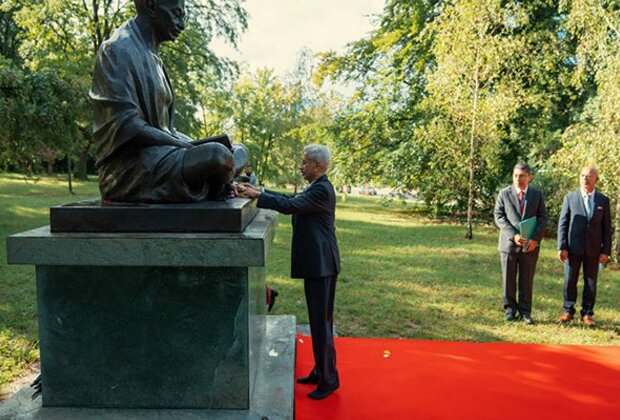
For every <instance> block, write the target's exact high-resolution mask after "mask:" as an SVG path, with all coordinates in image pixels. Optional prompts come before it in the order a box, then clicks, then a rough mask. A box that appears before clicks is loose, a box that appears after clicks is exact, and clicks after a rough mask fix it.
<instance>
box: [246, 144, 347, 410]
mask: <svg viewBox="0 0 620 420" xmlns="http://www.w3.org/2000/svg"><path fill="white" fill-rule="evenodd" d="M330 160H331V153H330V151H329V149H328V148H327V147H325V146H321V145H314V144H312V145H309V146H306V147H305V148H304V157H303V160H302V162H301V166H300V170H301V173H302V175H303V177H304V179H305V180H307V181H308V182H309V183H310V185H309V186H308V187H306V189H304V191H303V192H302V193H300V194H297V195H295V196H287V195H284V194H280V193H277V192H273V191H268V190H260V189H257V188H256V187H253V186H251V185H249V184H247V183H244V184H240V185H238V187H237V191H238V193H239V194H240V195H242V196H245V197H249V198H258V202H257V206H258V207H262V208H266V209H273V210H277V211H279V212H280V213H284V214H292V215H293V220H292V223H293V241H292V252H291V277H293V278H303V279H304V291H305V294H306V303H307V305H308V318H309V320H310V333H311V335H312V350H313V353H314V363H315V365H314V368H313V369H312V371H311V372H310V374H309V375H308V376H304V377H301V378H298V379H297V382H298V383H302V384H316V385H317V388H316V389H315V390H314V391H312V392H310V393H309V394H308V397H310V398H313V399H317V400H319V399H323V398H325V397H327V396H328V395H330V394H331V393H332V392H334V391H335V390H336V389H338V387H339V386H340V383H339V379H338V371H337V370H336V349H335V347H334V335H333V328H334V323H333V314H334V295H335V291H336V279H337V278H338V273H339V272H340V255H339V252H338V243H337V242H336V228H335V226H334V221H335V211H336V194H335V192H334V187H333V186H332V184H331V182H329V179H328V178H327V175H325V173H326V172H327V168H328V166H329V163H330Z"/></svg>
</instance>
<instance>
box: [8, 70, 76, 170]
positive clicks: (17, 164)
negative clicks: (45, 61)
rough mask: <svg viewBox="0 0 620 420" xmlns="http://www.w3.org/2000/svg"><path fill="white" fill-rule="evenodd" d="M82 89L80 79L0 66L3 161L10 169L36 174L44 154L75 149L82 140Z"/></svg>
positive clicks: (49, 72) (53, 73) (50, 72)
mask: <svg viewBox="0 0 620 420" xmlns="http://www.w3.org/2000/svg"><path fill="white" fill-rule="evenodd" d="M81 88H82V86H80V85H79V81H77V83H76V81H75V79H73V78H71V79H69V78H61V77H60V76H59V75H58V74H57V73H55V72H52V71H50V70H42V71H28V70H22V69H21V68H19V67H16V66H14V65H12V64H10V63H8V62H3V63H0V89H1V91H2V95H1V96H0V104H1V106H0V163H1V164H2V165H3V166H4V169H5V170H6V169H21V168H26V169H27V170H28V172H29V173H32V172H34V171H35V170H36V169H37V168H38V165H39V164H40V162H41V157H42V156H41V152H42V150H44V149H52V150H63V151H65V152H66V151H71V150H72V148H73V144H74V143H75V142H77V141H80V140H81V137H80V136H81V132H80V131H79V130H78V129H77V127H79V125H78V124H79V123H80V121H79V118H80V116H81V107H80V105H83V103H84V100H82V101H80V99H79V98H80V96H82V95H83V91H82V89H81ZM84 124H85V123H84Z"/></svg>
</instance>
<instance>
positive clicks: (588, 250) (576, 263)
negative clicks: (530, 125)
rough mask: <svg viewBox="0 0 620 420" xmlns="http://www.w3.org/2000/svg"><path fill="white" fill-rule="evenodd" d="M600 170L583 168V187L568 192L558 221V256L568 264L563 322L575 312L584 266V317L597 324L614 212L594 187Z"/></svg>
mask: <svg viewBox="0 0 620 420" xmlns="http://www.w3.org/2000/svg"><path fill="white" fill-rule="evenodd" d="M597 181H598V170H597V169H596V168H595V167H593V166H586V167H585V168H583V169H582V170H581V176H580V182H579V183H580V187H581V188H579V189H578V190H577V191H573V192H570V193H568V194H567V195H566V196H565V197H564V202H563V203H562V211H561V212H560V219H559V220H558V257H559V258H560V261H562V262H563V263H564V312H563V313H562V316H561V317H560V322H561V323H566V322H569V321H570V320H571V319H573V316H574V315H575V303H576V302H577V280H578V279H579V270H580V269H581V267H582V266H583V294H582V296H581V299H582V300H581V320H582V321H583V323H584V325H586V326H588V327H592V326H594V325H595V323H594V320H593V319H592V316H593V315H594V303H595V301H596V278H597V276H598V268H599V264H605V263H606V262H607V260H608V259H609V255H610V254H611V211H610V206H609V199H608V198H607V197H605V196H604V195H603V194H601V193H600V192H598V191H596V190H595V189H594V187H595V185H596V182H597Z"/></svg>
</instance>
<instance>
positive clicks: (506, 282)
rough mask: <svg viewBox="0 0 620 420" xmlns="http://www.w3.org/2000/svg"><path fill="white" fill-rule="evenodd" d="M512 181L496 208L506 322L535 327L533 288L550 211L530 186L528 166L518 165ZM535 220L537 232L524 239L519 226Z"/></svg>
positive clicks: (535, 190)
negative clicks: (541, 242) (524, 222)
mask: <svg viewBox="0 0 620 420" xmlns="http://www.w3.org/2000/svg"><path fill="white" fill-rule="evenodd" d="M512 180H513V185H511V186H509V187H506V188H504V189H503V190H501V191H500V192H499V194H498V196H497V202H496V204H495V224H496V225H497V226H498V227H499V228H500V233H499V245H498V250H499V256H500V263H501V266H502V283H503V289H504V299H503V301H504V312H505V316H506V321H514V320H516V319H517V318H518V316H520V317H521V318H522V319H523V321H524V322H525V323H526V324H533V323H534V320H533V319H532V316H531V313H532V288H533V284H534V272H535V271H536V262H537V261H538V253H539V250H540V248H539V245H540V241H541V240H542V236H543V232H544V231H545V226H546V225H547V208H546V207H545V201H544V199H543V196H542V193H541V192H540V191H539V190H537V189H536V188H534V187H532V186H530V185H529V183H530V181H531V180H532V170H531V168H530V167H529V166H528V165H526V164H524V163H518V164H516V165H515V167H514V169H513V171H512ZM531 217H535V218H536V220H537V224H536V230H535V232H534V234H533V236H532V237H531V238H524V237H522V236H521V232H520V229H519V222H521V221H522V220H525V219H529V218H531ZM517 273H518V280H519V281H518V290H519V299H518V301H517V297H516V294H517ZM517 312H518V314H517Z"/></svg>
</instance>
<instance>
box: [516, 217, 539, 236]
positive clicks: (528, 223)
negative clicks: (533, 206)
mask: <svg viewBox="0 0 620 420" xmlns="http://www.w3.org/2000/svg"><path fill="white" fill-rule="evenodd" d="M537 225H538V219H537V218H536V217H530V218H529V219H525V220H521V221H520V222H519V234H520V235H521V236H522V237H524V238H525V239H527V240H530V239H533V238H534V233H536V226H537Z"/></svg>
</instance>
